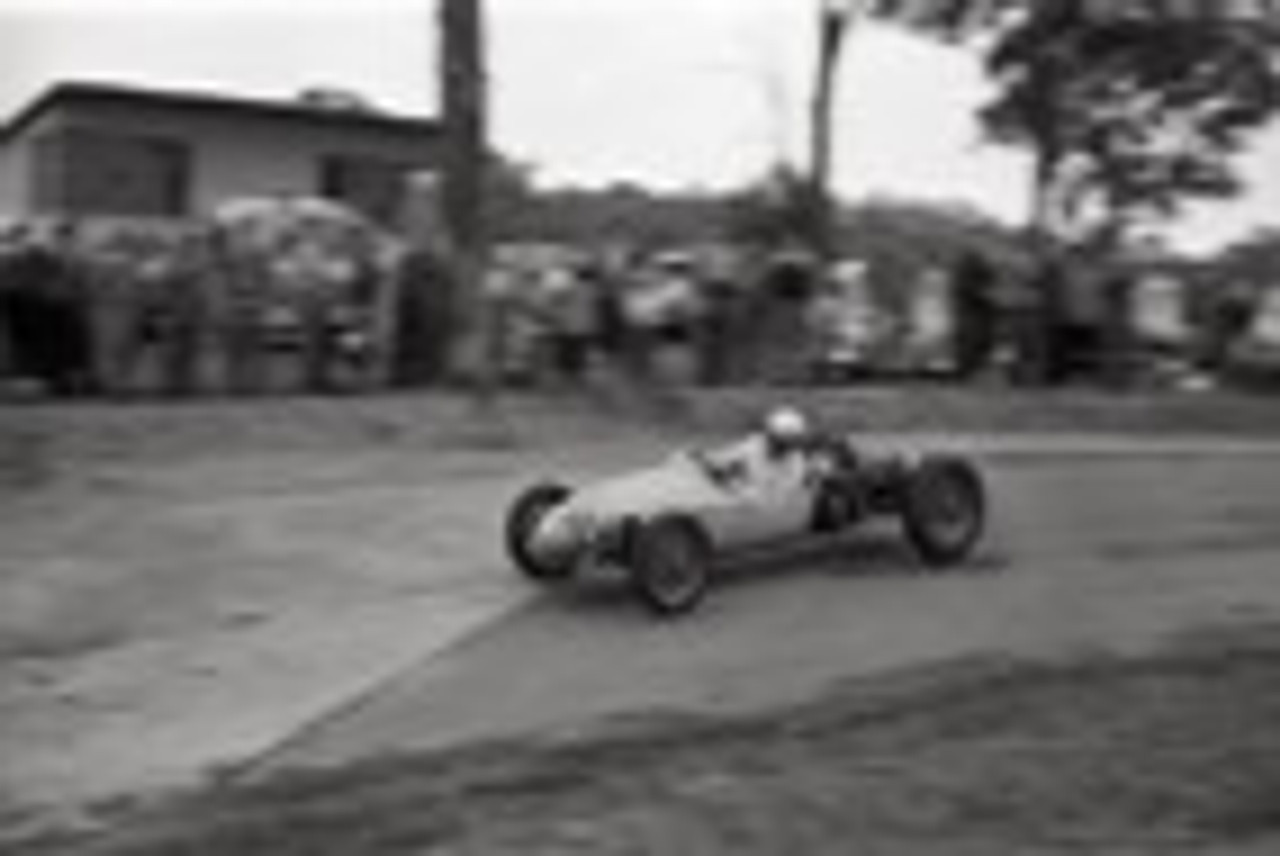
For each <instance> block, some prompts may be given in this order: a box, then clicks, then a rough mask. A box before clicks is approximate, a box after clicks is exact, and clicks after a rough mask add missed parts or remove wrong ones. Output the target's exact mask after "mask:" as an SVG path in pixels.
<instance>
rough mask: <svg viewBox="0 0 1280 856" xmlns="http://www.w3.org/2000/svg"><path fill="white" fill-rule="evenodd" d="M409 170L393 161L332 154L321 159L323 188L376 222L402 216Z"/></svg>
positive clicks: (323, 192)
mask: <svg viewBox="0 0 1280 856" xmlns="http://www.w3.org/2000/svg"><path fill="white" fill-rule="evenodd" d="M408 172H409V170H408V168H407V167H405V166H403V165H401V164H398V163H394V162H392V161H385V160H379V159H376V158H369V157H358V156H348V155H329V156H327V157H323V158H321V159H320V176H319V192H320V195H321V196H324V197H326V198H328V199H334V200H337V201H338V202H344V203H346V204H348V205H350V206H351V207H352V208H354V209H356V210H357V211H359V212H361V213H362V214H364V215H366V216H367V217H369V218H370V219H372V220H373V221H375V222H378V223H383V224H390V223H394V222H395V221H396V220H397V219H398V218H399V216H400V213H401V210H400V209H401V206H402V205H403V203H404V189H405V180H406V176H407V175H408Z"/></svg>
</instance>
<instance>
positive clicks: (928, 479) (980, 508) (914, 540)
mask: <svg viewBox="0 0 1280 856" xmlns="http://www.w3.org/2000/svg"><path fill="white" fill-rule="evenodd" d="M905 479H906V481H905V483H904V485H903V497H902V499H903V504H902V523H903V527H904V529H905V530H906V535H907V539H908V540H909V541H910V542H911V546H912V547H913V548H914V549H915V550H916V552H917V553H918V554H919V556H920V558H921V559H923V560H924V562H925V563H926V564H928V565H931V566H934V567H945V566H949V565H954V564H956V563H958V562H962V561H964V560H965V559H966V558H967V557H968V556H969V554H970V553H972V551H973V548H974V547H975V545H976V544H977V543H978V540H979V539H980V538H981V537H982V533H983V530H984V528H985V526H986V490H985V488H984V486H983V482H982V477H981V475H979V473H978V470H977V468H976V467H974V466H973V464H971V463H970V462H968V461H966V460H964V459H962V458H953V457H937V458H926V459H925V460H924V461H922V462H921V463H920V464H919V465H918V466H916V467H915V468H913V469H912V470H910V471H909V472H908V473H907V474H906V475H905Z"/></svg>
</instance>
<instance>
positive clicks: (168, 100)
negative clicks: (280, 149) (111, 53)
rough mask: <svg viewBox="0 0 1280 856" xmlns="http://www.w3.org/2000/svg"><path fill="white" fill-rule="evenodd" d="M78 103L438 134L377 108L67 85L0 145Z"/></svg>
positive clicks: (27, 110)
mask: <svg viewBox="0 0 1280 856" xmlns="http://www.w3.org/2000/svg"><path fill="white" fill-rule="evenodd" d="M75 104H95V105H99V104H111V105H126V106H128V105H146V106H151V107H160V108H165V109H174V110H183V111H194V112H200V113H206V114H218V113H220V114H224V115H228V116H236V117H247V118H255V119H260V120H267V121H282V122H288V123H291V124H297V123H310V124H314V125H323V126H329V127H333V126H340V127H364V128H368V129H370V130H378V131H382V132H391V133H401V134H414V135H420V136H434V135H438V134H439V133H440V124H439V123H438V122H437V121H435V120H434V119H429V118H426V117H422V116H408V115H404V114H392V113H384V112H380V111H378V110H376V109H368V110H362V109H342V108H335V107H326V106H318V105H316V104H312V103H306V102H303V101H301V100H297V101H278V100H269V99H259V98H244V97H241V96H234V95H228V94H221V93H211V92H197V91H184V90H156V89H142V88H137V87H134V86H126V85H122V84H113V83H89V82H79V81H68V82H63V83H57V84H54V85H53V86H51V87H50V88H49V89H47V90H45V91H44V92H43V93H42V94H40V95H39V96H37V97H36V98H35V99H34V100H32V101H30V102H28V103H27V105H26V106H25V107H22V108H21V109H20V110H18V112H17V113H15V114H14V115H13V117H12V118H10V120H9V121H8V123H7V124H5V125H3V126H0V143H3V142H7V141H8V140H9V139H11V138H13V137H16V136H18V135H19V134H21V133H22V131H23V130H24V129H25V128H26V127H27V126H28V125H30V124H31V123H32V122H34V121H35V120H36V119H38V118H39V117H40V116H41V115H43V114H45V113H47V112H48V111H50V110H52V109H54V108H56V107H64V106H71V105H75Z"/></svg>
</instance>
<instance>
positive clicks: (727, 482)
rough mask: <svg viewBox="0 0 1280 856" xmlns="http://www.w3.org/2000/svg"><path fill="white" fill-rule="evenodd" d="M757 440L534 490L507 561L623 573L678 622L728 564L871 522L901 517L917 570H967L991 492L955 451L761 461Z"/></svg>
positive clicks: (541, 570) (842, 442)
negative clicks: (761, 551) (597, 479)
mask: <svg viewBox="0 0 1280 856" xmlns="http://www.w3.org/2000/svg"><path fill="white" fill-rule="evenodd" d="M754 442H755V441H754V440H750V439H749V440H748V441H746V442H742V443H738V444H735V445H732V446H727V447H724V448H719V449H710V450H707V449H697V450H688V451H681V452H677V453H675V454H673V455H671V456H670V457H669V458H667V460H665V461H663V462H661V463H659V464H658V465H656V466H653V467H650V468H647V469H643V470H639V471H635V472H632V473H628V474H624V475H621V476H618V477H614V478H610V479H606V480H603V481H600V482H598V483H595V484H590V485H587V486H584V487H581V488H579V489H576V490H574V489H571V488H569V487H567V486H565V485H561V484H557V483H551V482H543V483H539V484H535V485H533V486H531V487H529V488H527V489H526V490H524V491H523V492H522V493H521V494H520V495H519V496H518V497H517V498H516V499H515V501H514V502H513V503H512V505H511V507H510V509H509V511H508V514H507V519H506V533H505V534H506V545H507V550H508V553H509V555H510V557H511V560H512V561H513V563H514V564H515V566H516V567H517V568H518V569H519V570H520V571H521V572H522V573H523V574H524V575H525V576H527V577H528V578H530V579H532V580H534V581H537V582H539V583H552V582H559V581H564V580H569V579H572V578H575V577H582V576H584V575H588V574H591V573H593V571H595V570H597V569H601V568H613V569H618V570H621V571H622V572H623V573H624V574H625V578H626V579H627V580H628V581H629V583H630V585H631V586H632V587H633V589H634V591H635V593H636V595H638V597H639V598H640V600H641V601H642V602H643V603H644V604H645V605H647V606H648V607H649V608H650V609H652V610H653V611H654V612H656V613H658V614H662V615H673V614H679V613H684V612H688V611H690V610H692V609H693V608H694V607H696V606H697V605H698V604H699V602H700V601H701V600H702V598H703V596H704V595H705V594H706V592H707V589H708V587H709V585H710V583H711V582H712V580H713V578H714V576H715V572H716V569H717V568H718V567H720V566H721V565H722V563H724V562H726V561H731V560H732V559H733V558H734V557H735V556H740V555H743V554H745V553H748V552H751V551H754V550H757V549H759V548H765V547H769V546H772V545H781V544H783V543H784V542H791V543H794V542H796V541H797V540H802V539H806V538H827V539H832V538H836V537H839V536H841V535H842V534H845V533H848V532H851V531H854V530H857V529H858V528H860V527H862V526H863V525H864V524H865V523H867V522H869V521H871V520H872V519H876V518H880V519H884V518H897V519H898V520H899V521H900V523H901V528H902V531H903V534H904V535H905V537H906V539H907V541H908V542H909V544H910V545H911V547H912V548H913V549H914V552H915V553H916V555H917V556H918V557H919V559H920V561H921V563H922V564H923V566H925V567H934V568H942V567H949V566H953V565H957V564H959V563H962V562H964V561H965V560H966V559H967V558H968V557H969V556H970V554H971V553H972V551H973V549H974V547H975V545H976V544H977V543H978V541H979V540H980V538H981V537H982V534H983V531H984V528H985V522H986V512H987V498H986V489H985V486H984V481H983V479H982V477H981V474H980V472H979V470H978V468H977V467H976V465H975V464H974V463H973V462H972V461H971V460H969V459H968V458H966V457H964V456H960V455H954V454H924V455H908V454H890V455H880V456H864V455H863V454H860V453H859V451H858V450H857V449H856V448H855V444H854V443H853V442H852V441H850V440H848V439H846V438H824V439H822V440H820V441H815V442H812V443H810V444H808V445H807V446H806V448H805V449H804V450H803V451H800V452H796V453H793V454H792V455H791V456H788V459H785V460H779V461H770V460H768V459H767V457H762V455H761V453H759V452H758V451H756V450H755V449H753V443H754Z"/></svg>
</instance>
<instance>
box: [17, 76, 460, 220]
mask: <svg viewBox="0 0 1280 856" xmlns="http://www.w3.org/2000/svg"><path fill="white" fill-rule="evenodd" d="M309 95H310V97H308V95H305V94H304V96H303V97H300V98H299V99H297V100H295V101H267V100H250V99H245V98H238V97H230V96H225V95H211V94H202V93H191V92H172V91H154V90H145V89H137V88H132V87H123V86H117V85H107V84H100V83H62V84H59V85H56V86H54V87H53V88H51V89H49V90H48V91H46V92H45V93H44V94H43V95H41V96H39V97H38V98H36V99H35V100H34V101H32V102H31V103H30V104H28V105H27V106H26V107H24V108H23V109H21V110H20V111H19V112H18V113H17V114H16V115H15V116H14V117H13V118H12V119H11V120H10V121H9V123H8V124H7V125H5V126H4V127H2V128H0V219H4V220H15V219H28V218H39V217H69V218H75V219H86V218H112V219H115V218H124V219H129V220H134V219H145V220H153V219H160V220H169V219H180V218H186V217H193V216H199V215H201V214H206V213H208V212H210V211H211V210H213V209H214V208H215V207H216V206H217V205H218V204H219V203H220V202H222V201H224V200H227V199H231V198H236V197H243V196H258V195H265V194H276V193H286V194H311V195H320V196H325V197H328V198H333V199H339V200H342V201H344V202H347V203H349V204H351V205H352V206H354V207H355V208H357V209H359V210H361V211H363V212H364V213H366V214H368V215H370V216H371V217H373V218H374V219H375V220H377V221H379V222H382V223H384V224H388V225H394V224H397V223H398V221H399V220H400V218H401V217H402V215H403V212H404V210H405V207H406V201H407V200H406V195H407V193H408V188H409V181H408V178H409V177H410V176H411V175H415V174H420V173H422V172H428V173H434V172H435V171H436V169H437V167H438V165H439V162H440V157H441V152H442V135H441V132H440V126H439V125H438V124H437V123H436V122H433V121H431V120H427V119H423V118H417V117H406V116H400V115H391V114H387V113H383V112H380V111H377V110H375V109H373V108H370V107H368V106H366V105H363V104H361V103H359V102H358V101H357V100H353V99H349V98H343V99H338V98H335V97H330V96H329V95H327V94H326V95H325V97H319V94H318V93H310V94H309Z"/></svg>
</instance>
